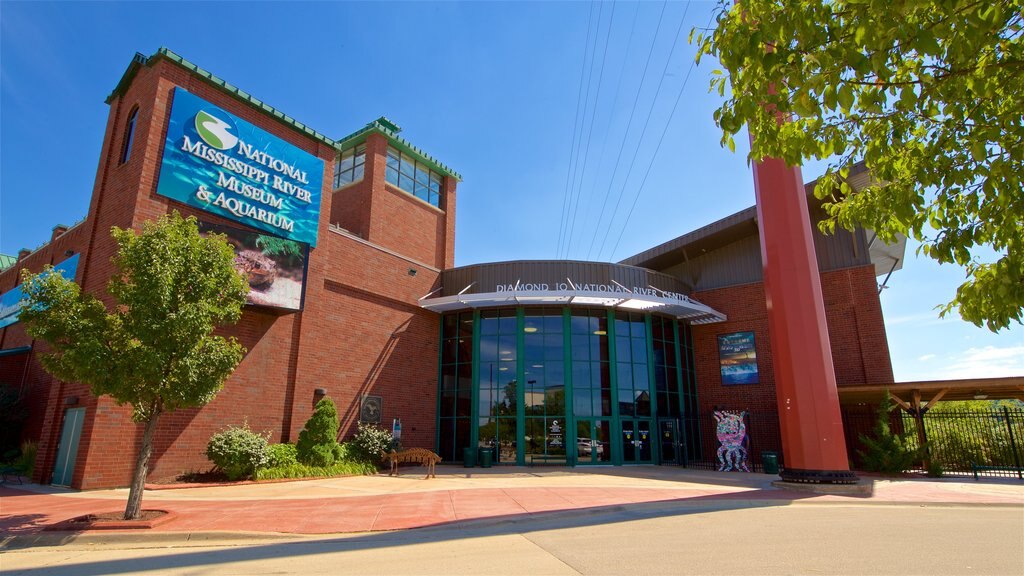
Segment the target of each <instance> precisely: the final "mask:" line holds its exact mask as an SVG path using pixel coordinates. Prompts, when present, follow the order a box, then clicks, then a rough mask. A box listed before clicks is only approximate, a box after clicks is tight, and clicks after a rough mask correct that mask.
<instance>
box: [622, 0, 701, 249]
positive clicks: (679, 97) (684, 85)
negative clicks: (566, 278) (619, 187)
mask: <svg viewBox="0 0 1024 576" xmlns="http://www.w3.org/2000/svg"><path fill="white" fill-rule="evenodd" d="M714 17H715V15H714V13H712V15H711V19H709V20H708V23H707V24H706V25H705V26H704V27H705V28H708V27H710V26H711V20H713V19H714ZM696 65H697V59H696V58H694V59H693V61H692V62H690V69H689V70H687V71H686V77H685V78H683V85H682V86H681V87H680V88H679V95H678V96H676V101H675V104H673V105H672V112H670V113H669V115H668V120H667V121H665V128H664V129H663V130H662V131H661V138H659V139H658V145H657V146H656V147H655V148H654V154H652V155H651V163H650V164H648V165H647V172H645V173H644V179H643V180H642V181H641V182H640V188H639V189H637V191H636V196H635V197H634V198H633V205H632V206H630V207H629V213H628V214H626V220H625V221H624V222H623V223H622V231H620V232H619V237H618V239H616V240H615V246H614V247H613V248H612V251H611V253H610V254H609V255H608V256H609V258H608V259H609V260H611V259H612V258H614V257H615V251H616V250H618V249H619V242H621V241H622V235H623V234H625V232H626V225H627V224H629V219H630V217H631V216H633V209H634V208H636V202H637V200H639V199H640V193H641V192H643V190H644V184H646V183H647V176H648V175H649V174H650V173H651V166H654V161H655V160H656V159H657V157H658V151H659V150H661V143H662V142H664V141H665V134H667V133H668V127H669V125H671V124H672V117H673V116H675V114H676V108H677V107H678V106H679V102H680V101H681V100H682V99H683V92H684V91H685V90H686V83H687V82H689V80H690V74H691V73H692V72H693V69H694V67H695V66H696Z"/></svg>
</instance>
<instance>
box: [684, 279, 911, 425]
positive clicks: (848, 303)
mask: <svg viewBox="0 0 1024 576" xmlns="http://www.w3.org/2000/svg"><path fill="white" fill-rule="evenodd" d="M821 284H822V293H823V296H824V301H825V316H826V319H827V322H828V332H829V340H830V343H831V348H832V358H833V364H834V366H835V372H836V382H837V385H838V386H840V387H842V386H844V385H855V384H864V383H868V382H873V383H877V382H892V381H893V375H892V363H891V360H890V358H889V345H888V342H887V340H886V336H885V325H884V323H883V319H882V307H881V303H880V302H879V300H878V288H877V285H876V283H875V276H874V267H873V266H863V267H859V268H848V269H844V270H836V271H831V272H825V273H823V274H822V275H821ZM693 297H694V298H695V299H696V300H698V301H699V302H702V303H704V304H707V305H708V306H711V307H712V308H714V309H715V310H718V311H720V312H723V313H725V314H726V315H727V316H728V317H729V320H728V321H727V322H724V323H719V324H706V325H701V326H694V327H693V337H694V364H695V366H696V370H697V395H698V400H699V403H700V411H701V412H702V413H704V412H707V411H709V410H711V409H712V408H713V407H714V406H722V407H725V408H729V409H746V410H749V411H752V412H776V411H777V401H776V397H775V374H774V371H773V366H772V352H771V344H770V342H769V336H768V312H767V308H766V306H765V296H764V285H763V284H762V283H760V282H758V283H754V284H744V285H741V286H731V287H728V288H720V289H717V290H708V291H705V292H697V293H695V294H694V295H693ZM748 331H752V332H754V340H755V346H756V348H757V365H758V374H759V377H760V383H758V384H748V385H734V386H723V385H722V384H721V375H720V372H719V361H718V360H719V359H718V335H720V334H729V333H732V332H748Z"/></svg>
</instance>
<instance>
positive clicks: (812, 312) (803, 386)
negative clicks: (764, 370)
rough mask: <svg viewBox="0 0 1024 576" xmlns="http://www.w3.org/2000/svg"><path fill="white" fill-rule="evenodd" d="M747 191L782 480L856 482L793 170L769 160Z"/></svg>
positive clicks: (803, 198) (799, 182) (803, 201)
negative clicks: (752, 206)
mask: <svg viewBox="0 0 1024 576" xmlns="http://www.w3.org/2000/svg"><path fill="white" fill-rule="evenodd" d="M751 138H753V135H751ZM754 191H755V194H756V196H757V220H758V228H759V229H760V236H761V261H762V265H763V267H764V290H765V296H766V298H767V304H768V328H769V333H770V341H771V346H772V362H773V364H774V366H775V390H776V396H777V398H778V403H779V421H780V425H781V426H780V427H781V431H782V449H783V452H784V455H785V468H784V470H783V472H782V479H783V480H786V481H790V482H813V483H828V484H850V483H856V482H857V477H856V476H855V475H854V474H853V473H852V472H850V466H849V462H848V460H847V455H846V441H845V439H844V437H843V421H842V416H841V415H840V412H839V392H838V391H837V390H836V375H835V369H834V367H833V365H832V350H831V348H830V345H829V338H828V326H827V325H826V324H825V306H824V302H823V299H822V295H821V276H820V274H819V272H818V260H817V258H816V256H815V252H814V240H813V237H812V235H811V224H810V219H809V217H808V212H807V194H806V193H805V192H804V184H803V178H802V176H801V174H800V168H799V167H790V166H787V165H786V163H785V161H783V160H780V159H776V158H766V159H765V160H764V161H762V162H760V163H755V164H754Z"/></svg>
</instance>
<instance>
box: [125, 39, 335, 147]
mask: <svg viewBox="0 0 1024 576" xmlns="http://www.w3.org/2000/svg"><path fill="white" fill-rule="evenodd" d="M161 59H166V60H168V61H170V62H173V63H175V64H177V65H178V66H181V67H182V68H184V69H186V70H188V71H189V72H192V73H193V74H195V75H196V76H198V77H199V78H201V79H202V80H204V81H206V83H207V84H210V85H211V86H213V87H215V88H218V89H220V90H222V91H223V92H226V93H227V94H228V95H230V96H233V97H234V98H235V99H236V100H239V101H241V102H243V103H245V104H248V105H249V106H252V107H254V108H257V109H259V110H261V111H263V112H266V113H267V114H269V115H271V116H273V117H275V118H277V119H278V120H280V121H281V122H282V123H284V124H286V125H288V126H290V127H292V128H294V129H296V130H298V131H299V132H302V133H303V134H305V135H307V136H311V137H312V138H314V139H315V140H319V141H320V142H323V143H324V144H326V145H328V146H331V147H332V148H337V144H336V143H335V142H334V140H332V139H330V138H328V137H327V136H325V135H324V134H321V133H320V132H317V131H316V130H313V129H312V128H310V127H309V126H306V125H305V124H303V123H302V122H299V121H298V120H296V119H294V118H292V117H291V116H289V115H287V114H285V113H284V112H281V111H280V110H278V109H277V108H274V107H273V106H271V105H269V104H267V103H265V102H263V101H261V100H259V99H258V98H256V97H254V96H253V95H252V94H249V93H248V92H245V91H243V90H241V89H240V88H238V87H237V86H234V85H232V84H230V83H228V82H227V81H225V80H223V79H221V78H219V77H217V76H215V75H214V74H212V73H210V72H208V71H206V70H203V69H202V68H200V67H199V66H196V65H195V64H193V63H191V62H189V61H188V60H186V59H184V58H182V57H181V56H179V55H177V54H175V53H174V52H172V51H170V50H168V49H167V48H160V49H159V50H157V51H156V53H155V54H153V55H152V56H150V57H148V58H147V57H146V56H143V55H142V54H139V53H137V52H136V53H135V57H134V58H132V61H131V63H130V64H129V65H128V70H126V71H125V73H124V76H122V77H121V81H120V82H118V83H117V86H116V87H115V88H114V91H113V92H111V93H110V96H107V99H106V103H107V104H110V102H111V101H112V100H113V99H114V98H116V97H118V96H120V95H121V94H123V93H124V91H125V90H127V89H128V85H129V84H131V81H132V79H133V78H134V77H135V75H136V74H137V73H138V71H139V69H140V68H142V67H143V66H152V65H153V64H155V63H156V62H159V61H160V60H161Z"/></svg>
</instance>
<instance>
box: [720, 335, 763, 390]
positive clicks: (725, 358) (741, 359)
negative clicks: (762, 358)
mask: <svg viewBox="0 0 1024 576" xmlns="http://www.w3.org/2000/svg"><path fill="white" fill-rule="evenodd" d="M718 362H719V366H720V367H721V370H722V384H725V385H732V384H757V383H758V377H757V350H756V349H755V347H754V333H753V332H734V333H732V334H721V335H719V336H718Z"/></svg>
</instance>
